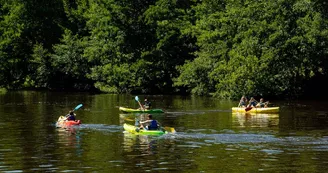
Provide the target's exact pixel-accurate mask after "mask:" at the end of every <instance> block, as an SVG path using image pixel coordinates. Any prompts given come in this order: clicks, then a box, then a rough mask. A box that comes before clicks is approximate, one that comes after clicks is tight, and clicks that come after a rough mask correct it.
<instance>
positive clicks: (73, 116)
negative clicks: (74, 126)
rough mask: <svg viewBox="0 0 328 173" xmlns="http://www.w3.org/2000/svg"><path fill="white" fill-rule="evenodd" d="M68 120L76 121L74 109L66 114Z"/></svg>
mask: <svg viewBox="0 0 328 173" xmlns="http://www.w3.org/2000/svg"><path fill="white" fill-rule="evenodd" d="M66 117H67V120H68V121H75V115H74V112H73V111H70V112H69V114H68V115H66Z"/></svg>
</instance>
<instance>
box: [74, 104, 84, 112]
mask: <svg viewBox="0 0 328 173" xmlns="http://www.w3.org/2000/svg"><path fill="white" fill-rule="evenodd" d="M82 106H83V105H82V104H79V105H77V106H76V107H75V108H74V110H73V111H77V110H78V109H80V108H81V107H82Z"/></svg>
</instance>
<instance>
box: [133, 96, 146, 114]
mask: <svg viewBox="0 0 328 173" xmlns="http://www.w3.org/2000/svg"><path fill="white" fill-rule="evenodd" d="M134 99H135V100H136V101H137V102H138V103H139V106H140V108H141V110H143V111H145V109H144V107H143V106H142V105H141V103H140V101H139V97H138V96H136V97H135V98H134Z"/></svg>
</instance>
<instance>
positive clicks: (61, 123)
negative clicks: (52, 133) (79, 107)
mask: <svg viewBox="0 0 328 173" xmlns="http://www.w3.org/2000/svg"><path fill="white" fill-rule="evenodd" d="M80 124H81V120H75V121H67V120H66V117H64V116H60V117H59V118H58V120H57V122H56V127H61V128H67V127H71V126H78V125H80Z"/></svg>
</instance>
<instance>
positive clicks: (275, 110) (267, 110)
mask: <svg viewBox="0 0 328 173" xmlns="http://www.w3.org/2000/svg"><path fill="white" fill-rule="evenodd" d="M232 112H250V113H278V112H279V107H268V108H252V109H251V110H249V111H246V110H245V108H241V107H232Z"/></svg>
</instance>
